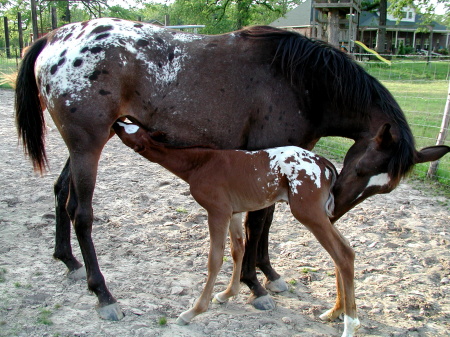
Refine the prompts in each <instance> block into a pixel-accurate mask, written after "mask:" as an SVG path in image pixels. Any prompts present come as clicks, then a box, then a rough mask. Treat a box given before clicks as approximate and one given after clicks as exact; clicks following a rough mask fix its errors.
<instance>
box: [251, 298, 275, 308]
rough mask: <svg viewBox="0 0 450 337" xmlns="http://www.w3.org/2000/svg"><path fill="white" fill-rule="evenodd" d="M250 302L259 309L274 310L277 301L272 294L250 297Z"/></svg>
mask: <svg viewBox="0 0 450 337" xmlns="http://www.w3.org/2000/svg"><path fill="white" fill-rule="evenodd" d="M249 303H250V304H251V305H253V307H255V309H258V310H273V309H275V306H276V305H275V301H274V300H273V299H272V297H270V295H264V296H260V297H256V298H255V296H252V297H250V300H249Z"/></svg>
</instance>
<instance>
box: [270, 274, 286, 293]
mask: <svg viewBox="0 0 450 337" xmlns="http://www.w3.org/2000/svg"><path fill="white" fill-rule="evenodd" d="M264 287H265V288H266V289H267V290H270V291H273V292H274V293H282V292H283V291H287V290H288V286H287V284H286V282H284V280H283V279H282V278H281V277H280V278H279V279H278V280H275V281H270V280H267V279H266V281H265V282H264Z"/></svg>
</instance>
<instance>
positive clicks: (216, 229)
mask: <svg viewBox="0 0 450 337" xmlns="http://www.w3.org/2000/svg"><path fill="white" fill-rule="evenodd" d="M230 216H231V211H230V212H229V213H228V214H227V213H211V212H208V227H209V236H210V247H209V255H208V277H207V279H206V284H205V288H204V289H203V292H202V294H201V295H200V297H199V298H198V299H197V301H196V302H195V304H194V306H193V307H192V308H191V309H189V310H187V311H185V312H183V313H182V314H181V315H180V316H179V317H178V319H177V324H178V325H186V324H189V323H190V322H191V320H192V318H194V317H195V316H197V315H198V314H201V313H202V312H205V311H206V310H208V306H209V302H210V301H211V297H212V292H213V288H214V284H215V282H216V278H217V274H218V273H219V271H220V267H221V266H222V263H223V252H224V248H225V243H226V238H227V230H228V227H229V223H230Z"/></svg>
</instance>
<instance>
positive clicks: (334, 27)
mask: <svg viewBox="0 0 450 337" xmlns="http://www.w3.org/2000/svg"><path fill="white" fill-rule="evenodd" d="M328 43H329V44H331V45H332V46H334V47H336V48H339V11H338V10H336V9H330V11H329V12H328Z"/></svg>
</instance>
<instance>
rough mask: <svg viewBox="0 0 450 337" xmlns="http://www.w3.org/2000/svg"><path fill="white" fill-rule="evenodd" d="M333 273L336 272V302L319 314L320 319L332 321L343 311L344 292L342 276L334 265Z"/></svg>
mask: <svg viewBox="0 0 450 337" xmlns="http://www.w3.org/2000/svg"><path fill="white" fill-rule="evenodd" d="M335 274H336V303H335V304H334V307H333V308H331V309H329V310H327V311H325V312H324V313H323V314H322V315H320V319H321V320H323V321H334V320H335V319H336V318H338V317H339V316H340V315H341V314H342V313H343V312H344V294H343V289H344V286H343V284H342V277H341V275H340V273H339V269H338V267H337V266H335Z"/></svg>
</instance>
